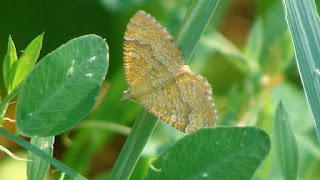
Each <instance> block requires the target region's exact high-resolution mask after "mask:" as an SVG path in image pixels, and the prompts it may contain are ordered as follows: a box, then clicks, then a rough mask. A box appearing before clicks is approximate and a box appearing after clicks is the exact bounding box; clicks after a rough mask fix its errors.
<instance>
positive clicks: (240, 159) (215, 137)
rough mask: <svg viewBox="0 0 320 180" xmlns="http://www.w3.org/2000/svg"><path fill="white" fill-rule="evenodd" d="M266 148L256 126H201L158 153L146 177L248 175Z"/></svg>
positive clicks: (266, 138)
mask: <svg viewBox="0 0 320 180" xmlns="http://www.w3.org/2000/svg"><path fill="white" fill-rule="evenodd" d="M269 151H270V138H269V136H268V134H267V133H266V132H264V131H263V130H261V129H259V128H256V127H242V128H240V127H216V128H206V129H201V130H199V131H196V132H195V133H193V134H190V135H188V136H185V137H184V138H182V139H181V140H180V141H178V142H177V143H176V144H174V145H173V146H172V147H170V148H169V149H167V150H166V151H165V152H164V153H163V154H162V155H160V156H159V157H158V158H157V160H156V161H155V162H154V163H153V167H152V168H150V169H149V171H148V173H147V176H146V179H153V180H155V179H195V180H196V179H250V178H251V177H252V176H253V174H254V172H255V171H256V169H257V168H258V167H259V166H260V164H261V163H262V161H263V160H264V159H265V157H266V156H267V154H268V153H269ZM177 163H178V164H179V166H177Z"/></svg>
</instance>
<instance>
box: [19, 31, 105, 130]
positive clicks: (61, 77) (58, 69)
mask: <svg viewBox="0 0 320 180" xmlns="http://www.w3.org/2000/svg"><path fill="white" fill-rule="evenodd" d="M106 52H108V47H107V45H106V43H105V41H104V40H103V39H102V38H100V37H98V36H94V35H88V36H83V37H80V38H77V39H74V40H71V41H70V42H68V43H66V44H65V45H63V46H61V47H60V48H58V49H57V50H55V51H53V52H52V53H50V54H49V55H47V56H46V57H44V58H43V59H42V60H41V61H40V63H38V64H37V66H36V67H35V68H34V69H33V71H32V72H31V73H30V75H29V76H28V77H27V79H26V80H25V81H24V82H23V85H22V86H21V89H20V95H19V99H18V104H17V111H16V119H17V127H18V129H19V131H20V133H21V134H23V135H26V136H35V135H37V136H52V135H58V134H61V133H62V132H64V131H66V130H68V129H70V128H71V127H73V126H75V125H76V124H77V123H78V122H80V121H81V120H82V119H83V118H84V117H85V116H86V115H87V114H88V113H89V112H90V110H91V109H92V108H93V106H94V104H95V102H96V100H97V96H98V94H99V92H100V89H101V84H102V81H103V78H104V77H105V75H106V73H107V69H108V54H107V53H106Z"/></svg>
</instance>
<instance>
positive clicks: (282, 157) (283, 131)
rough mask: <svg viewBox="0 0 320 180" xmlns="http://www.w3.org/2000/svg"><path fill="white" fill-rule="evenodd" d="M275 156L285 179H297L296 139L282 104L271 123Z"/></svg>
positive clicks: (297, 157) (297, 156)
mask: <svg viewBox="0 0 320 180" xmlns="http://www.w3.org/2000/svg"><path fill="white" fill-rule="evenodd" d="M273 128H274V133H275V135H274V136H275V145H276V156H277V159H278V161H279V163H280V166H281V170H282V174H283V176H284V178H285V179H288V180H289V179H297V176H298V168H299V154H298V146H297V141H296V138H295V136H294V134H293V131H292V129H291V125H290V118H289V115H288V113H287V111H286V110H285V108H284V106H283V104H282V102H281V101H280V103H279V104H278V107H277V110H276V115H275V120H274V123H273Z"/></svg>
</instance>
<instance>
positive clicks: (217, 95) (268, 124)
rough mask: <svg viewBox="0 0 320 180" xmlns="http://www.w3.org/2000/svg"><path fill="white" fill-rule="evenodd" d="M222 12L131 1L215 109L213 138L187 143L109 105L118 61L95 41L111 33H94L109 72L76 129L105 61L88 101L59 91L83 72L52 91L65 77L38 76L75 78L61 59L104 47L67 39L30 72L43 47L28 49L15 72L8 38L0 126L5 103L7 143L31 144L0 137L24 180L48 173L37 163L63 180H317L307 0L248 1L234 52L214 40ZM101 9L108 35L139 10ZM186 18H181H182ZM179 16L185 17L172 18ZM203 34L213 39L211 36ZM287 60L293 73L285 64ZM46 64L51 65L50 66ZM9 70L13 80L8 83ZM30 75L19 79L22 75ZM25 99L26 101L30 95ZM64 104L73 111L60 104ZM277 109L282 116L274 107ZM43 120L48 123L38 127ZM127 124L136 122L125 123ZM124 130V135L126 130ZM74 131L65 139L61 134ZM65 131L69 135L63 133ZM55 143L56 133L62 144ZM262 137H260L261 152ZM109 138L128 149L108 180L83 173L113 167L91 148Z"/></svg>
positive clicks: (134, 108) (117, 89)
mask: <svg viewBox="0 0 320 180" xmlns="http://www.w3.org/2000/svg"><path fill="white" fill-rule="evenodd" d="M231 2H232V1H227V0H226V1H220V2H219V4H218V1H215V0H214V1H213V0H193V1H192V3H191V4H188V3H186V2H185V1H183V0H181V1H175V2H173V3H172V4H166V3H164V2H163V1H160V0H155V1H143V0H142V1H141V4H142V5H143V7H144V8H143V9H144V10H146V11H147V12H149V13H150V14H152V15H154V16H155V17H157V19H159V21H160V22H162V23H163V24H164V25H165V26H166V27H168V29H169V30H170V31H171V32H173V33H172V34H174V35H175V37H176V39H177V43H178V44H179V46H180V48H181V51H182V54H183V58H184V59H185V60H186V62H188V61H189V59H190V61H189V62H188V65H190V67H191V69H193V70H194V71H195V72H197V71H199V72H201V73H200V74H202V75H203V76H204V77H206V78H207V79H208V80H209V82H211V83H212V85H213V89H214V99H215V104H216V106H217V108H218V113H219V114H218V115H219V117H220V119H221V120H220V122H218V126H217V127H215V128H207V129H202V130H199V131H197V132H195V133H193V134H191V135H187V136H185V135H184V134H182V133H180V132H178V131H176V130H175V129H173V128H171V127H170V126H166V124H164V123H162V122H161V121H160V122H158V120H156V118H155V117H153V116H152V115H150V114H148V113H147V112H146V111H145V110H141V112H140V115H138V111H139V108H140V106H139V105H137V104H134V103H132V102H129V101H120V100H119V99H120V98H121V96H122V93H123V91H124V90H125V89H126V82H125V80H124V75H123V71H122V64H121V62H122V61H121V59H120V58H121V53H120V52H121V51H122V50H121V49H120V48H119V49H117V45H118V46H119V47H120V45H119V44H121V43H122V41H121V40H120V39H116V38H113V37H111V36H107V35H109V33H110V32H111V30H112V29H115V28H106V29H105V31H107V32H106V34H107V35H106V36H105V37H108V38H107V40H108V43H109V44H110V47H111V44H112V47H113V48H111V49H110V54H111V55H112V58H113V59H112V65H113V69H110V70H109V73H108V77H107V79H106V81H105V82H107V83H105V82H104V83H103V87H104V88H103V90H102V93H101V94H103V92H105V96H104V97H103V96H101V97H103V98H100V100H101V99H102V100H101V101H99V103H98V106H96V108H95V109H94V110H93V111H92V113H90V114H89V115H88V116H87V117H86V119H85V120H84V121H81V120H82V119H83V118H84V116H85V115H87V114H88V113H89V111H90V110H91V109H92V106H93V103H94V102H95V97H97V92H98V91H99V90H100V85H101V83H102V77H103V76H104V75H103V74H105V73H106V70H107V68H108V64H107V60H106V61H105V62H104V64H103V65H102V64H100V65H99V66H98V67H92V69H94V71H96V68H98V69H99V68H101V71H103V73H102V72H101V74H100V77H99V78H98V79H97V81H95V82H96V87H97V88H96V89H91V90H92V91H90V89H88V87H91V88H92V86H91V85H89V84H86V85H85V87H82V88H83V89H81V88H80V87H72V85H74V84H73V83H70V82H81V83H92V81H88V82H87V81H85V80H87V79H86V77H88V78H89V77H90V76H91V75H90V73H89V72H86V71H84V72H86V73H85V74H82V75H78V76H77V77H75V79H70V80H69V81H68V80H67V81H65V80H63V79H64V78H65V77H64V76H62V75H59V76H55V75H53V74H54V73H50V72H56V73H59V74H63V75H67V74H68V73H69V74H70V73H72V72H76V71H75V70H76V68H75V69H72V68H71V67H72V65H73V61H72V60H73V57H75V56H74V55H75V54H77V51H76V49H79V50H80V49H81V48H77V47H78V46H77V45H79V46H80V45H81V44H82V45H85V44H86V45H87V46H85V47H86V48H83V49H82V50H81V51H79V52H87V51H90V50H92V51H95V50H97V49H98V48H97V46H96V45H94V44H95V43H94V42H96V43H98V42H100V43H101V44H100V43H98V44H100V45H101V46H103V47H105V44H104V43H105V42H104V41H102V40H101V39H100V38H98V37H96V36H93V35H89V36H85V37H81V38H80V39H82V40H85V39H86V40H89V39H91V40H93V39H96V41H94V42H91V43H90V42H87V43H79V44H78V43H75V42H78V40H79V39H74V40H72V41H71V42H69V43H67V44H65V45H63V46H62V47H64V48H66V47H68V48H70V49H68V50H66V49H64V50H63V48H62V47H61V48H58V49H57V50H55V51H54V52H53V53H51V54H49V55H48V56H46V57H44V58H42V60H41V61H40V62H39V64H38V65H36V67H33V66H34V64H35V62H36V60H37V59H38V56H39V52H40V48H41V43H42V38H43V35H40V36H38V37H37V38H36V39H35V40H34V41H33V42H32V43H30V45H29V46H28V47H27V48H26V50H25V52H24V55H22V56H21V57H20V59H19V60H18V61H16V60H17V59H18V58H17V55H16V49H15V47H14V43H13V41H12V39H11V38H9V43H8V50H7V55H6V57H5V60H4V65H3V68H4V69H3V77H4V84H5V87H6V90H7V91H8V93H3V92H2V94H5V95H4V96H3V97H4V99H3V100H2V101H0V108H1V111H0V112H1V114H0V115H1V116H0V118H1V120H3V119H5V120H10V119H8V118H6V117H5V110H6V109H7V106H8V104H9V102H10V101H11V100H12V99H13V98H14V97H15V96H16V95H17V94H19V98H18V104H17V106H18V107H17V111H16V115H17V116H16V122H17V126H18V132H17V134H18V133H20V134H23V135H26V136H29V137H31V141H30V143H28V142H26V141H25V140H23V139H22V138H20V137H18V136H17V135H13V134H11V133H9V132H8V131H6V130H5V129H4V128H0V133H1V134H4V135H5V136H8V137H10V138H11V139H13V140H14V141H15V142H17V143H18V144H20V145H21V146H23V147H24V148H25V149H27V150H28V151H29V152H28V159H29V160H33V161H32V163H30V162H29V161H28V162H27V166H28V178H29V179H37V178H38V179H42V178H43V177H44V175H45V174H46V172H47V171H48V167H49V163H48V162H50V163H51V165H53V166H55V167H56V168H58V169H59V170H61V171H63V172H64V173H65V174H66V175H67V176H70V177H71V178H78V179H81V178H84V177H83V176H82V175H84V176H87V177H89V178H90V179H91V178H92V179H106V178H110V179H129V178H130V179H142V178H144V179H199V178H207V179H212V178H213V179H224V178H225V179H226V178H238V179H249V178H252V179H275V178H278V179H280V178H285V179H298V178H301V179H316V178H318V176H319V174H318V168H319V166H320V158H319V157H320V151H319V147H318V144H317V142H316V141H315V139H316V137H315V136H314V134H315V132H317V133H318V128H317V126H316V128H315V126H314V124H313V121H312V119H313V118H314V119H315V122H316V124H317V123H318V119H317V118H318V116H317V113H318V111H317V109H319V108H318V106H317V104H319V97H318V95H317V94H318V93H317V92H319V89H318V85H317V84H319V83H318V79H319V78H318V77H319V71H318V69H319V67H320V66H319V64H318V61H317V59H318V58H317V57H318V53H319V49H318V48H317V47H318V46H317V42H318V34H319V33H317V32H318V29H319V28H318V24H319V23H318V22H319V18H318V15H317V13H316V11H315V4H314V3H313V1H312V0H306V1H293V0H283V1H282V3H281V1H256V4H255V5H254V6H252V7H253V8H252V9H253V10H251V11H250V12H252V11H254V12H255V14H254V15H255V16H252V17H251V18H252V19H250V18H249V20H248V19H247V21H248V22H250V24H252V26H250V27H249V29H248V32H246V31H241V30H242V29H241V28H236V27H234V28H233V31H232V32H233V33H238V34H237V35H238V36H241V37H245V38H243V39H245V40H244V41H245V43H242V44H241V43H240V45H239V43H237V42H236V43H234V42H233V41H234V40H229V38H230V35H228V34H227V33H225V34H224V31H223V28H221V26H220V25H219V24H220V23H221V22H224V18H226V17H228V16H229V15H226V14H229V13H226V12H228V11H227V10H228V8H229V7H230V4H232V3H231ZM234 2H236V1H234ZM237 2H238V1H237ZM243 2H246V1H243ZM103 3H105V4H104V7H105V10H106V11H108V12H109V13H110V14H112V15H110V16H108V17H109V19H111V23H112V20H113V18H112V17H114V16H113V15H114V14H117V15H119V14H125V15H122V16H121V17H122V18H117V19H116V20H117V22H118V21H119V22H121V23H119V24H126V23H127V19H129V16H131V15H132V14H133V13H134V12H135V10H134V11H130V13H129V10H128V7H130V8H131V7H136V9H141V7H142V6H140V5H141V4H140V5H139V6H138V5H136V4H134V3H133V2H131V1H130V2H129V1H112V3H111V2H109V1H105V2H103ZM186 7H188V8H189V9H188V11H186ZM250 7H251V6H250ZM130 8H129V9H130ZM115 12H116V13H115ZM185 12H187V13H186V15H185V16H184V15H183V14H184V13H185ZM285 12H286V14H285ZM113 13H114V14H113ZM182 16H184V20H183V21H182V25H181V26H180V28H178V27H179V25H178V24H180V22H181V19H179V17H182ZM211 16H212V18H211ZM117 17H118V16H117ZM119 17H120V15H119ZM285 17H287V19H285ZM122 19H124V20H123V22H122ZM210 19H213V20H211V21H210ZM286 20H287V21H286ZM214 23H215V26H216V27H219V28H215V27H214V25H213V24H214ZM224 23H225V22H224ZM287 24H288V25H289V30H290V31H288V28H287ZM117 27H118V26H117ZM225 27H226V26H224V28H225ZM205 28H206V29H207V30H206V31H204V29H205ZM218 29H219V30H218ZM220 30H221V31H222V32H220ZM115 31H116V32H117V33H118V34H117V35H118V36H115V37H121V38H122V37H123V34H122V33H123V31H124V27H121V26H120V25H119V27H118V28H117V29H115V30H114V31H112V33H110V34H113V33H114V32H115ZM115 34H116V33H114V34H113V35H115ZM246 34H247V36H245V35H246ZM200 37H201V38H200ZM291 38H292V40H293V43H292V41H291ZM230 39H232V38H230ZM115 42H116V43H115ZM292 44H294V46H293V45H292ZM239 47H241V48H239ZM95 52H96V53H98V54H99V53H101V54H100V55H101V57H103V58H104V59H107V54H108V50H107V48H103V52H102V51H101V52H100V51H98V50H97V51H95ZM29 53H32V55H30V57H32V58H31V59H32V60H31V61H30V62H31V63H30V64H28V65H26V63H25V62H24V61H23V59H25V58H26V57H27V56H29V55H28V54H29ZM191 56H192V58H191ZM70 57H72V58H70ZM90 57H94V55H92V56H90ZM295 57H296V58H297V62H298V67H299V73H297V70H296V65H295V63H294V59H295ZM88 58H89V56H88V57H87V59H88ZM62 59H64V60H62ZM84 59H86V58H84ZM89 59H90V58H89ZM57 60H58V61H59V60H61V61H63V62H62V63H58V62H55V61H57ZM19 61H21V62H19ZM55 63H58V64H59V66H57V64H55ZM117 63H118V64H117ZM76 64H77V63H76V62H75V65H76ZM49 67H50V68H49ZM70 68H71V69H70ZM78 68H79V69H82V68H85V67H84V66H80V67H78ZM32 69H33V70H32ZM102 69H103V70H102ZM21 70H25V71H24V72H18V71H21ZM30 71H31V73H30V75H27V74H28V73H29V72H30ZM79 72H80V71H79ZM39 73H41V75H40V76H39ZM299 74H300V75H301V78H302V82H303V85H304V89H305V93H306V95H307V98H308V103H309V104H310V107H311V110H312V112H313V114H311V113H310V110H309V106H308V104H307V102H306V101H305V97H304V93H303V91H302V89H301V88H300V86H299V85H300V83H299V81H298V80H297V78H298V75H299ZM66 77H68V76H66ZM80 77H81V78H80ZM83 77H85V78H83ZM93 77H94V76H92V78H93ZM25 78H26V79H25ZM56 78H57V79H56ZM20 82H21V84H19V83H20ZM45 82H50V83H45ZM51 82H54V83H51ZM60 83H62V84H64V85H65V86H64V87H65V88H62V89H61V88H58V87H60V86H59V84H60ZM0 85H1V83H0ZM55 88H57V89H55ZM46 89H50V91H51V90H52V93H50V92H49V93H47V94H46V96H45V97H48V96H51V97H52V98H49V99H48V98H45V97H44V96H40V97H38V95H39V94H40V95H41V93H40V92H41V91H42V92H44V91H45V90H46ZM106 89H107V90H106ZM37 91H38V93H34V92H37ZM91 92H94V93H93V94H92V93H91ZM47 95H48V96H47ZM72 97H76V98H77V99H78V100H80V99H82V100H81V101H78V102H76V101H72ZM87 98H88V99H87ZM51 100H52V101H51ZM57 100H58V101H57ZM59 100H62V102H61V105H63V106H64V107H61V106H59V105H58V104H59ZM68 100H70V101H68ZM279 101H281V102H283V104H279V105H278V103H279ZM43 102H45V103H44V104H43ZM277 105H278V106H277ZM65 107H73V108H74V109H73V108H70V109H69V110H70V112H69V111H68V112H67V111H64V109H65ZM276 107H277V108H276ZM36 109H39V111H36ZM48 109H49V110H50V109H51V110H52V111H48ZM80 109H81V110H80ZM54 111H56V112H54ZM34 112H38V115H37V116H36V117H37V118H34V119H33V118H32V117H33V116H35V115H36V114H34ZM30 113H31V116H30ZM50 113H51V114H50ZM52 114H54V120H52V121H47V120H48V119H50V117H52V116H53V115H52ZM289 116H290V118H289ZM63 118H67V120H69V121H68V123H66V124H64V122H65V121H64V119H63ZM134 119H136V120H135V121H133V120H134ZM35 120H36V121H35ZM80 121H81V122H80ZM79 122H80V123H79ZM133 122H134V124H133V126H132V128H129V127H127V126H131V124H132V123H133ZM50 123H52V124H50ZM78 123H79V124H78ZM76 124H78V125H77V126H75V125H76ZM74 126H75V128H72V127H74ZM238 126H241V127H238ZM243 126H245V127H243ZM38 127H39V129H38ZM70 128H72V129H71V130H69V129H70ZM262 129H263V130H262ZM315 129H316V131H315ZM67 130H69V131H67ZM65 131H67V132H66V133H63V132H65ZM265 131H266V132H268V133H269V134H271V142H272V146H271V147H270V139H269V136H268V134H267V133H266V132H265ZM61 133H63V134H62V136H58V137H60V139H59V138H58V140H60V142H61V140H62V143H63V144H64V145H65V146H67V148H66V150H65V151H63V154H62V157H61V161H57V160H56V159H53V158H52V151H53V149H52V148H51V147H52V146H53V143H54V137H55V136H56V135H58V134H61ZM117 134H122V135H124V136H128V137H127V141H126V143H125V146H124V147H123V148H122V150H121V153H120V156H119V157H118V158H117V162H116V165H115V166H114V167H113V170H112V172H111V173H110V171H111V168H105V169H103V171H94V170H96V169H99V168H97V166H95V165H94V164H93V163H92V162H93V160H92V159H97V157H95V156H98V155H97V154H100V153H101V154H103V157H105V158H106V159H103V158H101V159H103V161H108V159H112V157H113V156H114V155H113V154H107V153H108V151H102V149H103V148H102V147H103V146H105V144H109V146H111V145H112V142H115V141H117V142H118V141H120V140H119V139H122V138H119V136H118V135H117ZM40 136H42V137H40ZM120 137H121V136H120ZM109 146H108V147H109ZM270 148H271V149H270ZM0 149H1V150H4V151H6V152H7V153H8V154H10V151H9V150H8V149H5V148H4V147H3V146H0ZM40 149H41V150H40ZM269 150H270V153H269ZM268 153H269V154H268ZM267 154H268V156H267V157H266V155H267ZM11 155H12V154H11ZM38 156H40V157H41V158H39V157H38ZM79 157H81V158H79ZM98 157H101V155H100V156H98ZM265 157H266V160H264V159H265ZM15 158H17V157H15ZM17 159H19V158H17ZM19 160H24V159H19ZM71 168H72V169H73V170H72V169H71ZM64 173H63V174H64ZM80 174H82V175H80ZM235 174H236V175H235Z"/></svg>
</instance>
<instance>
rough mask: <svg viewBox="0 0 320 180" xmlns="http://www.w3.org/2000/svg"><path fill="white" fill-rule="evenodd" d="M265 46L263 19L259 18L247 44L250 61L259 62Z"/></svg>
mask: <svg viewBox="0 0 320 180" xmlns="http://www.w3.org/2000/svg"><path fill="white" fill-rule="evenodd" d="M262 45H263V23H262V19H261V18H258V19H257V20H256V21H255V22H254V24H253V26H252V28H251V30H250V34H249V37H248V42H247V44H246V48H245V49H246V52H247V56H248V57H249V59H251V60H254V61H259V58H260V54H261V50H262Z"/></svg>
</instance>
